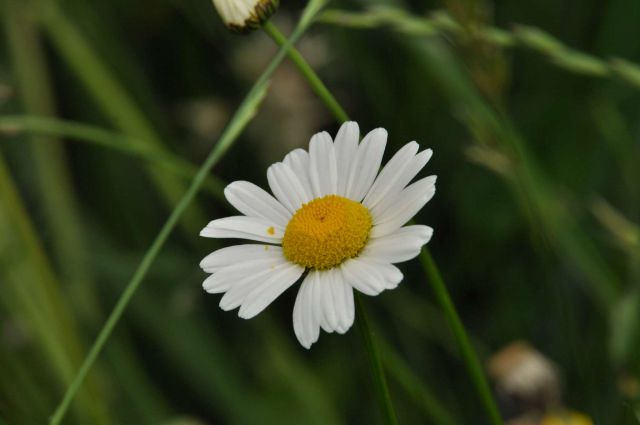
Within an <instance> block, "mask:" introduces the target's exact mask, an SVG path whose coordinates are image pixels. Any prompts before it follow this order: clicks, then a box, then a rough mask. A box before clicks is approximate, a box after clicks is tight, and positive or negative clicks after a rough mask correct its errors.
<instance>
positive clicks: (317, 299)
mask: <svg viewBox="0 0 640 425" xmlns="http://www.w3.org/2000/svg"><path fill="white" fill-rule="evenodd" d="M321 273H322V272H319V271H310V272H309V276H310V279H311V280H310V283H311V297H312V298H313V316H314V317H315V319H316V321H317V322H318V323H319V324H320V327H321V328H322V329H324V331H325V332H331V331H330V330H329V329H330V328H329V324H328V322H327V319H326V318H325V316H324V311H323V303H324V301H323V300H324V284H325V281H324V279H321V278H320V275H321Z"/></svg>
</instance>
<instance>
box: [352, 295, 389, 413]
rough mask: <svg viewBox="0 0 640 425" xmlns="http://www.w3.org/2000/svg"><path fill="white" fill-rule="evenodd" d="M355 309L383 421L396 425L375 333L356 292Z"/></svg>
mask: <svg viewBox="0 0 640 425" xmlns="http://www.w3.org/2000/svg"><path fill="white" fill-rule="evenodd" d="M355 299H356V307H357V309H356V311H357V313H358V326H359V327H360V332H361V333H362V338H363V339H364V345H365V348H366V350H367V357H368V358H369V365H370V366H371V374H372V375H373V380H374V383H375V387H376V392H377V394H378V404H379V405H380V408H381V409H382V413H383V414H384V419H385V423H387V424H390V425H396V424H397V423H398V419H397V418H396V413H395V410H394V408H393V402H392V401H391V393H390V392H389V386H388V385H387V379H386V378H385V375H384V368H383V366H382V359H381V358H380V350H379V349H378V346H377V344H376V342H375V334H374V332H373V330H372V329H371V326H370V325H369V320H368V319H367V312H366V310H365V309H364V305H363V304H362V300H361V299H360V294H359V293H357V292H356V294H355Z"/></svg>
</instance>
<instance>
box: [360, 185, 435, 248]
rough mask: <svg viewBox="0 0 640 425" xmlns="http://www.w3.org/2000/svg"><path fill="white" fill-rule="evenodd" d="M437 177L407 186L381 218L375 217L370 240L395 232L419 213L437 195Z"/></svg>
mask: <svg viewBox="0 0 640 425" xmlns="http://www.w3.org/2000/svg"><path fill="white" fill-rule="evenodd" d="M435 183H436V176H429V177H425V178H424V179H422V180H418V181H417V182H415V183H413V184H411V185H410V186H407V187H406V188H405V189H404V190H403V191H402V192H400V194H399V195H398V196H396V197H394V202H393V204H392V205H390V206H389V208H387V209H386V211H384V212H383V213H382V214H380V215H379V216H377V217H376V216H374V219H373V223H374V226H373V229H371V234H370V235H369V237H370V238H372V239H375V238H379V237H381V236H385V235H388V234H390V233H393V232H395V231H396V230H398V229H399V228H400V227H401V226H403V225H404V224H405V223H406V222H407V221H409V220H411V218H412V217H413V216H414V215H416V214H417V213H418V211H420V210H421V209H422V207H424V206H425V204H426V203H427V202H429V200H430V199H431V198H433V195H434V194H435V193H436V186H435Z"/></svg>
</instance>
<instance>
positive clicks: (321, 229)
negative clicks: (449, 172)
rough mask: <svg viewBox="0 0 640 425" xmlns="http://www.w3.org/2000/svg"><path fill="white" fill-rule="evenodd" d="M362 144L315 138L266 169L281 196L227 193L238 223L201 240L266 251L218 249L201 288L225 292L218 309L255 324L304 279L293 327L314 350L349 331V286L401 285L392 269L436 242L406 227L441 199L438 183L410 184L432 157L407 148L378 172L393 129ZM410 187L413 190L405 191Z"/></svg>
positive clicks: (238, 189) (241, 186)
mask: <svg viewBox="0 0 640 425" xmlns="http://www.w3.org/2000/svg"><path fill="white" fill-rule="evenodd" d="M358 140H359V129H358V125H357V124H356V123H354V122H349V123H346V124H344V125H342V127H341V128H340V131H338V134H337V136H336V138H335V143H334V142H333V141H332V140H331V136H329V134H328V133H326V132H322V133H318V134H316V135H315V136H313V137H312V138H311V142H310V144H309V152H307V151H305V150H303V149H296V150H294V151H292V152H290V153H289V154H288V155H287V156H286V157H285V158H284V160H283V161H282V162H278V163H275V164H273V165H272V166H271V167H269V169H268V170H267V179H268V182H269V186H270V187H271V190H272V192H273V194H274V195H275V198H274V197H273V196H271V195H270V194H269V193H267V192H265V191H264V190H262V189H261V188H259V187H258V186H256V185H254V184H252V183H249V182H245V181H237V182H233V183H231V184H230V185H229V186H227V187H226V189H225V196H226V198H227V200H228V201H229V202H230V203H231V204H232V205H233V206H234V207H236V208H237V209H238V210H239V211H240V212H241V213H242V214H244V215H241V216H234V217H227V218H222V219H218V220H214V221H212V222H210V223H209V224H208V226H207V227H205V228H204V229H203V230H202V232H201V233H200V235H201V236H205V237H213V238H240V239H249V240H253V241H258V242H263V243H266V244H246V245H236V246H231V247H228V248H223V249H219V250H217V251H215V252H213V253H212V254H210V255H209V256H207V257H206V258H205V259H203V260H202V262H201V263H200V266H201V267H202V268H203V269H204V270H205V271H206V272H209V273H212V275H211V276H209V277H208V278H207V279H206V280H205V281H204V284H203V287H204V289H205V290H206V291H207V292H210V293H221V292H224V293H225V295H224V296H223V297H222V300H221V301H220V307H221V308H222V309H224V310H231V309H234V308H237V307H240V311H239V313H238V315H239V316H240V317H242V318H245V319H249V318H251V317H254V316H255V315H257V314H258V313H260V312H261V311H262V310H263V309H264V308H265V307H266V306H267V305H269V304H270V303H271V302H272V301H273V300H275V299H276V298H277V297H278V296H279V295H280V294H282V293H283V292H284V291H285V290H286V289H287V288H289V287H290V286H291V285H293V284H294V283H295V282H296V281H297V280H298V279H299V278H300V277H301V276H303V274H306V275H305V277H304V281H303V282H302V285H301V286H300V290H299V291H298V296H297V299H296V302H295V307H294V309H293V327H294V331H295V334H296V336H297V337H298V340H299V341H300V343H301V344H302V345H303V346H304V347H306V348H309V347H310V346H311V344H313V343H314V342H315V341H317V340H318V336H319V333H320V328H322V329H324V330H325V331H326V332H333V331H337V332H338V333H344V332H346V331H347V330H348V329H349V328H350V327H351V325H352V324H353V320H354V312H355V308H354V299H353V289H357V290H359V291H360V292H362V293H364V294H367V295H377V294H379V293H380V292H382V291H383V290H385V289H393V288H395V287H396V286H397V285H398V284H399V283H400V281H401V280H402V277H403V276H402V273H401V272H400V270H399V269H398V268H397V267H395V266H394V265H393V264H394V263H400V262H403V261H407V260H410V259H412V258H414V257H415V256H416V255H418V253H419V252H420V249H421V248H422V246H423V245H424V244H426V243H427V242H428V241H429V239H430V238H431V234H432V232H433V230H432V229H431V228H430V227H428V226H423V225H411V226H404V227H403V225H404V224H406V223H407V222H408V221H409V220H410V219H411V218H412V217H413V216H414V215H415V214H416V213H417V212H418V211H419V210H420V209H421V208H422V207H423V206H424V205H425V204H426V203H427V202H428V201H429V200H430V199H431V197H432V196H433V194H434V193H435V182H436V177H435V176H429V177H425V178H423V179H421V180H418V181H417V182H415V183H413V184H410V185H408V184H409V183H410V182H411V180H412V179H413V178H414V177H415V176H416V175H417V174H418V173H419V172H420V170H422V168H423V167H424V166H425V165H426V163H427V162H428V161H429V158H431V154H432V151H431V150H430V149H427V150H424V151H422V152H419V153H418V150H419V146H418V144H417V143H416V142H411V143H408V144H407V145H405V146H404V147H403V148H402V149H400V150H399V151H398V152H397V153H396V154H395V155H394V156H393V158H391V160H390V161H389V162H388V163H387V164H386V166H385V167H384V168H383V169H382V171H380V173H378V170H379V168H380V164H381V162H382V155H383V153H384V148H385V145H386V142H387V132H386V130H384V129H382V128H378V129H375V130H373V131H371V132H370V133H369V134H367V135H366V136H365V138H364V139H363V140H362V142H361V143H358ZM407 185H408V186H407Z"/></svg>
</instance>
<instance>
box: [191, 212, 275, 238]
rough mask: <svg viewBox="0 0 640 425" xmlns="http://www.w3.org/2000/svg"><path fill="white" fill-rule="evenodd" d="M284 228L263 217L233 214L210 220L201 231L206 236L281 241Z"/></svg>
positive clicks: (201, 234)
mask: <svg viewBox="0 0 640 425" xmlns="http://www.w3.org/2000/svg"><path fill="white" fill-rule="evenodd" d="M283 235H284V229H283V228H282V227H280V226H278V225H276V224H275V223H270V222H268V221H266V220H264V219H261V218H255V217H246V216H232V217H225V218H219V219H218V220H213V221H210V222H209V224H207V227H205V228H204V229H202V230H201V231H200V236H204V237H205V238H236V239H249V240H252V241H259V242H270V243H280V241H281V240H282V236H283Z"/></svg>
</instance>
